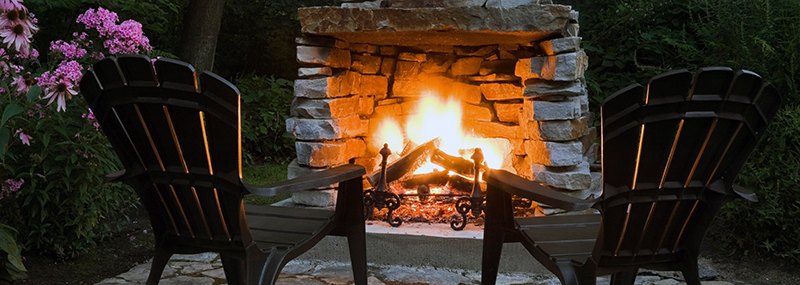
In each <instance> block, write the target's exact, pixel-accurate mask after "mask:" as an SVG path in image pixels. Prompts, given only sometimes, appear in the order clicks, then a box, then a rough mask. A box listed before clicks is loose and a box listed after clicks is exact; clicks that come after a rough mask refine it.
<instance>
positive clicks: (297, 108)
mask: <svg viewBox="0 0 800 285" xmlns="http://www.w3.org/2000/svg"><path fill="white" fill-rule="evenodd" d="M358 109H359V100H358V97H357V96H351V97H342V98H333V99H308V98H303V97H295V99H294V101H292V112H291V113H292V116H294V117H300V118H314V119H331V118H341V117H347V116H350V115H353V114H354V113H356V112H357V111H358Z"/></svg>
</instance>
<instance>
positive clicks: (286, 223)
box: [244, 204, 336, 251]
mask: <svg viewBox="0 0 800 285" xmlns="http://www.w3.org/2000/svg"><path fill="white" fill-rule="evenodd" d="M244 209H245V214H246V215H247V224H248V226H249V227H250V231H251V234H252V235H253V240H255V242H256V244H257V245H258V247H259V248H260V249H261V250H262V251H268V250H270V249H271V248H273V247H284V248H291V247H294V246H296V245H298V244H301V243H303V242H305V241H306V240H308V239H309V238H311V237H313V236H315V235H316V234H317V233H319V232H320V231H322V230H323V229H324V228H325V227H326V226H328V225H330V224H331V222H332V221H333V218H334V214H335V213H336V212H335V211H332V210H318V209H301V208H289V207H274V206H260V205H248V204H245V206H244Z"/></svg>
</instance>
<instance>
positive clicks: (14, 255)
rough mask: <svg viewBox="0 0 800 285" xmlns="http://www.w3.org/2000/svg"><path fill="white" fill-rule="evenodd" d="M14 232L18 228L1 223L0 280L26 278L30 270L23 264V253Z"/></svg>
mask: <svg viewBox="0 0 800 285" xmlns="http://www.w3.org/2000/svg"><path fill="white" fill-rule="evenodd" d="M12 232H16V230H15V229H14V228H12V227H9V226H7V225H3V224H0V280H5V281H14V280H20V279H25V278H26V277H27V274H25V272H27V271H28V270H27V269H26V268H25V265H24V264H22V254H21V253H20V249H19V247H18V246H17V241H16V240H15V239H14V234H13V233H12Z"/></svg>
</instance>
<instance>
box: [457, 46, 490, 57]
mask: <svg viewBox="0 0 800 285" xmlns="http://www.w3.org/2000/svg"><path fill="white" fill-rule="evenodd" d="M454 51H455V52H456V55H458V56H475V57H485V56H487V55H489V54H490V53H492V52H495V51H497V46H496V45H488V46H457V47H455V49H454Z"/></svg>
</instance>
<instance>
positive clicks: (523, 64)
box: [514, 57, 539, 82]
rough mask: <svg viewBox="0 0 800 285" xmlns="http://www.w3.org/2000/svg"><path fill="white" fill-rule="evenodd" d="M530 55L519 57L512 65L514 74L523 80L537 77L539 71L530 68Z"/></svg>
mask: <svg viewBox="0 0 800 285" xmlns="http://www.w3.org/2000/svg"><path fill="white" fill-rule="evenodd" d="M531 61H532V59H531V58H530V57H525V58H520V59H518V60H517V63H516V64H515V65H514V75H516V76H517V77H519V78H521V79H522V81H523V82H525V81H526V80H528V79H532V78H539V72H534V71H533V69H532V68H531Z"/></svg>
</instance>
